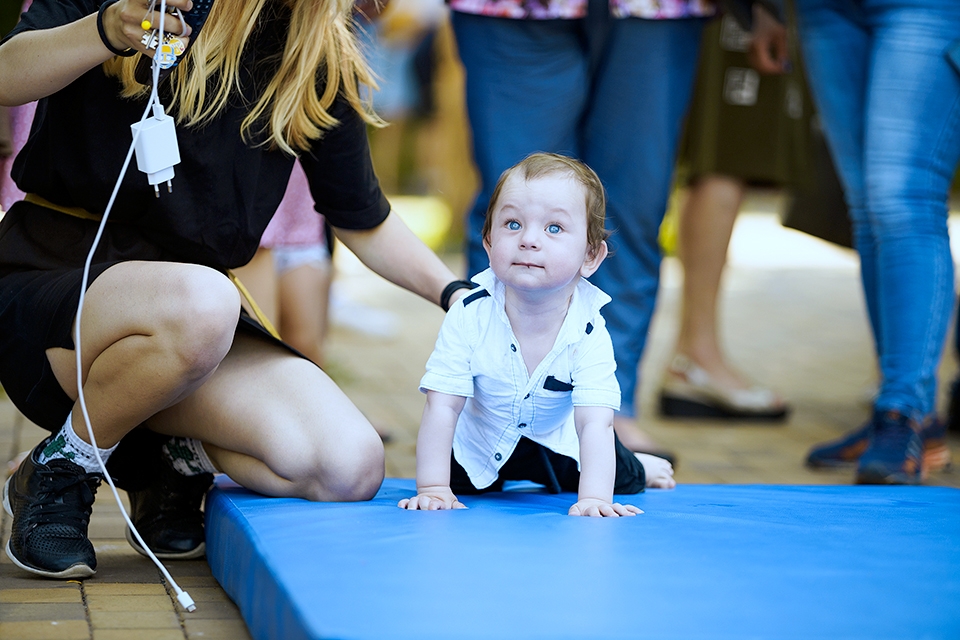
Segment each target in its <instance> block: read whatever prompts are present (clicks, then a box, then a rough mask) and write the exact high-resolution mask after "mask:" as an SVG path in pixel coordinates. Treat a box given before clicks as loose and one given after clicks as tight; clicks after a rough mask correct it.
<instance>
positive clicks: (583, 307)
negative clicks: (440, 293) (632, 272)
mask: <svg viewBox="0 0 960 640" xmlns="http://www.w3.org/2000/svg"><path fill="white" fill-rule="evenodd" d="M471 280H473V281H474V282H476V283H477V284H478V285H479V286H480V288H482V289H486V290H487V292H489V293H490V295H491V297H493V300H494V302H495V303H496V309H497V315H498V316H499V317H500V319H501V320H502V321H503V322H504V323H505V324H506V325H507V326H510V321H509V319H507V312H506V309H505V307H504V290H505V289H506V287H505V286H504V284H503V283H502V282H500V280H499V279H498V278H497V276H495V275H494V273H493V269H490V268H487V269H486V270H484V271H481V272H480V273H478V274H477V275H475V276H473V278H471ZM610 300H611V298H610V296H608V295H607V294H606V293H604V292H603V291H602V290H601V289H600V288H599V287H597V286H596V285H594V284H592V283H591V282H590V281H589V280H587V279H586V278H580V282H578V283H577V288H576V289H574V291H573V299H572V300H571V301H570V308H569V309H568V310H567V317H566V319H565V320H564V321H563V328H562V329H561V330H560V336H558V342H560V341H561V340H563V338H564V336H565V334H566V333H567V332H569V331H574V332H575V335H576V336H579V335H582V333H584V332H586V331H587V325H588V324H590V323H592V322H596V318H597V316H598V315H599V313H600V309H601V307H603V306H604V305H605V304H607V303H608V302H610ZM591 330H592V328H591ZM571 338H572V336H571Z"/></svg>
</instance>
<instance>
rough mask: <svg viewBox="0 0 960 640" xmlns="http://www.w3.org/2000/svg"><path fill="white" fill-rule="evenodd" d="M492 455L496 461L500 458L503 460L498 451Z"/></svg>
mask: <svg viewBox="0 0 960 640" xmlns="http://www.w3.org/2000/svg"><path fill="white" fill-rule="evenodd" d="M493 457H494V459H496V461H497V462H500V461H501V460H503V456H502V455H500V454H499V453H498V454H496V455H494V456H493Z"/></svg>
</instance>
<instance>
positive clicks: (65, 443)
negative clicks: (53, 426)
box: [38, 412, 117, 473]
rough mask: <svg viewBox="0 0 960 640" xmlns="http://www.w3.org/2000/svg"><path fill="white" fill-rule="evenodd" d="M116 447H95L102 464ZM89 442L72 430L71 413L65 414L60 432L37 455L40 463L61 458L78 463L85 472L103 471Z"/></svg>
mask: <svg viewBox="0 0 960 640" xmlns="http://www.w3.org/2000/svg"><path fill="white" fill-rule="evenodd" d="M116 448H117V445H113V446H112V447H110V448H109V449H100V448H97V451H99V452H100V458H101V459H102V460H103V464H107V459H109V458H110V454H111V453H113V450H114V449H116ZM93 449H94V447H93V445H91V444H88V443H86V442H84V441H83V440H82V439H81V438H80V436H78V435H77V433H76V432H75V431H74V430H73V413H72V412H71V413H70V415H68V416H67V422H66V423H65V424H64V425H63V428H61V429H60V433H58V434H57V435H56V437H54V439H53V440H51V441H50V442H49V443H47V446H45V447H44V448H43V451H41V452H40V455H39V456H38V458H39V462H40V464H46V463H47V461H49V460H54V459H56V458H63V459H66V460H69V461H70V462H73V463H74V464H78V465H80V466H81V467H83V468H84V470H86V471H87V473H103V471H101V469H100V465H99V464H97V456H96V454H95V453H94V451H93Z"/></svg>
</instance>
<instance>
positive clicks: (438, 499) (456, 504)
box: [397, 391, 467, 511]
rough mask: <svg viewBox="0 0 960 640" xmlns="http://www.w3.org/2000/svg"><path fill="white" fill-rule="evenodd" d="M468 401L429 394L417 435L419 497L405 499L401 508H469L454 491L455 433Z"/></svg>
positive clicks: (461, 397) (434, 393)
mask: <svg viewBox="0 0 960 640" xmlns="http://www.w3.org/2000/svg"><path fill="white" fill-rule="evenodd" d="M466 400H467V399H466V398H464V397H463V396H452V395H450V394H447V393H440V392H439V391H427V404H426V405H425V406H424V408H423V418H422V419H421V421H420V433H419V434H418V435H417V496H416V497H415V498H404V499H403V500H401V501H400V502H399V503H398V504H397V506H399V507H400V508H401V509H409V510H411V511H415V510H417V509H422V510H424V511H435V510H438V509H466V508H467V507H466V505H465V504H463V503H462V502H460V501H459V500H457V496H455V495H453V491H451V490H450V451H451V450H452V449H453V432H454V429H456V427H457V419H458V418H459V417H460V412H461V411H462V410H463V405H464V403H465V402H466Z"/></svg>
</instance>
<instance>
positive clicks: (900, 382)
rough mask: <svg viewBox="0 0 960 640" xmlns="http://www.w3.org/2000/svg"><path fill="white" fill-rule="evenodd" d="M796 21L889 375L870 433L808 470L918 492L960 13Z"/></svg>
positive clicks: (770, 38) (850, 7)
mask: <svg viewBox="0 0 960 640" xmlns="http://www.w3.org/2000/svg"><path fill="white" fill-rule="evenodd" d="M797 13H798V26H799V31H800V39H801V44H802V47H803V53H804V61H805V64H806V68H807V72H808V77H809V80H810V87H811V90H812V93H813V97H814V102H815V104H816V106H817V111H818V113H819V114H820V118H821V121H822V123H823V127H824V131H825V134H826V138H827V141H828V143H829V146H830V149H831V152H832V154H833V157H834V161H835V164H836V166H837V169H838V171H839V173H840V177H841V180H842V183H843V186H844V192H845V194H846V199H847V205H848V207H849V210H850V215H851V218H852V220H853V234H854V244H855V247H856V249H857V251H858V253H859V254H860V265H861V266H860V269H861V279H862V282H863V290H864V294H865V297H866V303H867V310H868V314H869V318H870V325H871V328H872V330H873V337H874V343H875V347H876V352H877V356H878V362H879V366H880V372H881V381H880V390H879V392H878V394H877V397H876V399H875V401H874V407H873V416H872V418H871V419H870V421H869V422H868V423H867V424H866V425H865V426H864V427H863V428H861V429H859V430H857V431H854V432H852V433H851V434H849V435H848V436H847V437H846V438H844V439H842V440H841V441H837V442H832V443H826V444H825V445H822V446H819V447H816V448H814V450H813V451H811V453H810V457H809V458H808V463H810V462H811V460H813V459H816V460H818V461H820V462H822V463H829V462H846V461H856V462H857V473H856V476H855V479H856V482H858V483H863V484H874V483H883V484H915V483H918V482H920V480H921V477H922V467H923V464H922V458H923V450H924V446H925V442H924V440H927V443H926V444H929V442H930V441H931V440H932V439H933V438H931V436H930V432H929V430H928V429H929V428H930V427H931V426H935V425H936V424H937V421H936V415H935V401H936V390H937V387H936V370H937V366H938V364H939V362H940V356H941V352H942V349H943V344H944V338H945V337H946V331H947V326H948V324H949V322H950V316H951V313H952V310H953V305H954V300H955V294H954V276H953V260H952V256H951V254H950V244H949V239H948V236H947V212H948V208H947V197H948V193H949V188H950V183H951V180H952V178H953V176H954V171H955V170H956V166H957V161H958V158H960V61H958V58H957V55H958V54H960V52H958V51H957V47H958V46H960V3H957V2H956V1H955V0H798V1H797ZM757 34H758V37H757V39H756V40H755V42H754V54H755V56H756V58H757V59H758V63H759V64H761V65H763V64H767V65H769V66H770V67H771V68H773V69H776V68H782V67H783V65H784V64H785V57H786V56H785V52H782V51H781V53H782V54H783V55H771V54H770V52H771V50H772V49H771V44H772V43H775V42H778V41H780V40H781V39H782V37H783V29H782V27H780V26H778V25H758V30H757ZM778 49H780V47H774V48H773V50H778Z"/></svg>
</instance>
